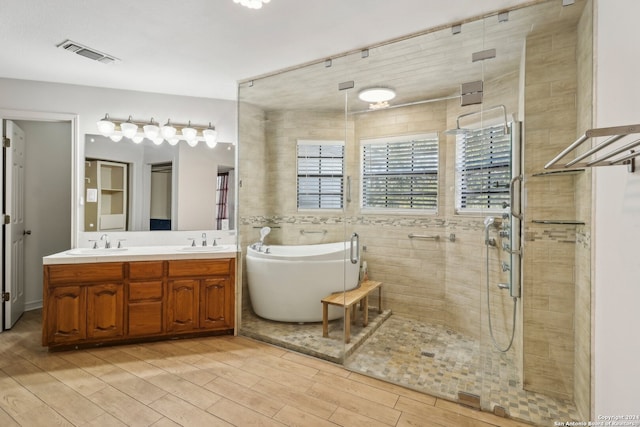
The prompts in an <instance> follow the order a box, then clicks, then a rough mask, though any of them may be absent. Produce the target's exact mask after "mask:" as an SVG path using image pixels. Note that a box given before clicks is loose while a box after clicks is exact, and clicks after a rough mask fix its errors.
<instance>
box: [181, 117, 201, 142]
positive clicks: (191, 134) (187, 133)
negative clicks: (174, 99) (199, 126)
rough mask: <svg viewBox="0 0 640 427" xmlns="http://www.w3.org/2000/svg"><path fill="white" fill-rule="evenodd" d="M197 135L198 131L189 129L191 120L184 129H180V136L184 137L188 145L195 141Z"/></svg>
mask: <svg viewBox="0 0 640 427" xmlns="http://www.w3.org/2000/svg"><path fill="white" fill-rule="evenodd" d="M197 134H198V131H197V130H196V129H195V128H192V127H191V120H189V124H188V125H187V126H186V127H183V128H182V136H184V138H185V139H186V140H187V142H188V143H189V145H191V143H192V142H193V141H195V139H196V135H197ZM197 143H198V142H197V141H196V143H195V144H193V145H191V146H192V147H195V146H196V144H197Z"/></svg>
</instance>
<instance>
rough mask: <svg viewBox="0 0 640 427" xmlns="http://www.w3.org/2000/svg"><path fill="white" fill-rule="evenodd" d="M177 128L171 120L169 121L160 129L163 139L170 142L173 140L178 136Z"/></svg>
mask: <svg viewBox="0 0 640 427" xmlns="http://www.w3.org/2000/svg"><path fill="white" fill-rule="evenodd" d="M176 132H177V130H176V128H174V127H173V126H172V125H171V120H167V123H166V124H165V125H164V126H162V127H161V128H160V133H161V134H162V137H163V138H164V139H166V140H167V141H169V140H170V139H171V138H173V137H174V136H176Z"/></svg>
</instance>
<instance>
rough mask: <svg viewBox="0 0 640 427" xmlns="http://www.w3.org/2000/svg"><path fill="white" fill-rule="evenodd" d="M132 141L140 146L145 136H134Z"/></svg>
mask: <svg viewBox="0 0 640 427" xmlns="http://www.w3.org/2000/svg"><path fill="white" fill-rule="evenodd" d="M131 140H132V141H133V142H134V143H136V144H140V143H141V142H142V141H143V140H144V136H134V137H132V138H131Z"/></svg>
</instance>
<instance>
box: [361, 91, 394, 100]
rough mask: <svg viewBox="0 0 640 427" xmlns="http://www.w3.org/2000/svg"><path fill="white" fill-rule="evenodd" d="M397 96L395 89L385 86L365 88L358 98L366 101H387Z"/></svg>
mask: <svg viewBox="0 0 640 427" xmlns="http://www.w3.org/2000/svg"><path fill="white" fill-rule="evenodd" d="M395 97H396V92H395V91H394V90H393V89H389V88H385V87H372V88H368V89H363V90H361V91H360V93H358V98H360V99H361V100H362V101H365V102H385V101H390V100H392V99H393V98H395Z"/></svg>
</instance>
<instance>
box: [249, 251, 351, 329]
mask: <svg viewBox="0 0 640 427" xmlns="http://www.w3.org/2000/svg"><path fill="white" fill-rule="evenodd" d="M267 248H268V253H267V252H266V249H267ZM350 248H351V244H350V242H348V241H347V242H338V243H326V244H320V245H301V246H267V245H265V246H264V247H263V248H262V252H258V251H257V250H255V249H252V248H251V247H250V246H249V247H247V281H248V284H249V297H250V299H251V305H252V306H253V310H254V311H255V313H256V314H257V315H258V316H260V317H262V318H265V319H270V320H277V321H281V322H320V321H322V303H321V302H320V300H321V299H322V298H324V297H326V296H327V295H329V294H331V293H333V292H340V291H343V290H344V289H347V290H349V289H353V288H355V287H356V286H357V285H358V274H359V269H360V262H359V260H358V262H357V263H355V264H353V263H351V261H350ZM343 314H344V310H343V309H342V308H340V307H335V306H329V319H330V320H332V319H338V318H340V317H342V316H343Z"/></svg>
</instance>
